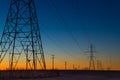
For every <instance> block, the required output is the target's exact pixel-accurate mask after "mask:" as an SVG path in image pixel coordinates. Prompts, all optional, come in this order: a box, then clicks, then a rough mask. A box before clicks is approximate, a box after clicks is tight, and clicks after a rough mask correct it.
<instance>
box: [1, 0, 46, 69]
mask: <svg viewBox="0 0 120 80" xmlns="http://www.w3.org/2000/svg"><path fill="white" fill-rule="evenodd" d="M26 49H27V50H26ZM0 51H1V53H0V63H1V62H2V61H3V59H4V57H5V55H6V54H9V55H10V57H9V58H10V59H9V60H10V69H11V70H13V69H15V68H16V67H17V64H18V63H19V60H20V59H21V58H23V57H25V58H26V60H24V59H23V60H24V61H23V62H26V69H34V70H36V69H46V64H45V58H44V52H43V47H42V41H41V37H40V30H39V25H38V18H37V15H36V9H35V3H34V0H11V4H10V8H9V12H8V15H7V19H6V23H5V26H4V31H3V34H2V38H1V42H0ZM23 54H24V55H23ZM28 64H29V65H28ZM40 66H41V67H40Z"/></svg>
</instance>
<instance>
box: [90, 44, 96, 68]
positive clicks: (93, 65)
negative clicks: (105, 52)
mask: <svg viewBox="0 0 120 80" xmlns="http://www.w3.org/2000/svg"><path fill="white" fill-rule="evenodd" d="M88 52H89V53H90V56H89V57H90V60H89V67H88V69H89V70H95V61H94V57H95V56H94V54H93V53H95V52H96V51H95V50H94V47H93V44H90V50H89V51H88Z"/></svg>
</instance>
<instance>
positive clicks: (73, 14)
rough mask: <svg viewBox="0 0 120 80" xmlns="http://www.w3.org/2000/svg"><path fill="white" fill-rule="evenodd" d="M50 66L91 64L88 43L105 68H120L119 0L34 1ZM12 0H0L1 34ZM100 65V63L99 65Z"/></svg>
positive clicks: (62, 66)
mask: <svg viewBox="0 0 120 80" xmlns="http://www.w3.org/2000/svg"><path fill="white" fill-rule="evenodd" d="M35 3H36V10H37V15H38V19H39V26H40V30H41V38H42V41H43V48H44V52H45V58H46V63H47V66H48V67H47V68H48V69H49V68H51V55H52V54H54V55H55V63H56V65H55V67H56V68H57V69H64V62H65V61H67V63H68V68H69V69H72V66H73V65H74V66H75V67H76V68H79V69H83V68H87V67H88V63H89V53H86V52H87V51H88V50H89V45H90V44H93V45H94V47H95V50H96V53H95V57H96V58H95V59H96V61H97V60H100V61H101V62H102V66H103V68H104V69H107V68H108V67H110V68H111V69H119V70H120V49H119V48H120V1H119V0H35ZM9 4H10V0H0V10H1V11H0V37H1V35H2V31H3V28H4V25H5V19H6V16H7V12H8V9H9ZM96 66H97V64H96Z"/></svg>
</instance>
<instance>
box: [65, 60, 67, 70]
mask: <svg viewBox="0 0 120 80" xmlns="http://www.w3.org/2000/svg"><path fill="white" fill-rule="evenodd" d="M65 70H67V62H66V61H65Z"/></svg>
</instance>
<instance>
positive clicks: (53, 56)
mask: <svg viewBox="0 0 120 80" xmlns="http://www.w3.org/2000/svg"><path fill="white" fill-rule="evenodd" d="M51 56H52V70H54V59H55V55H51Z"/></svg>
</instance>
